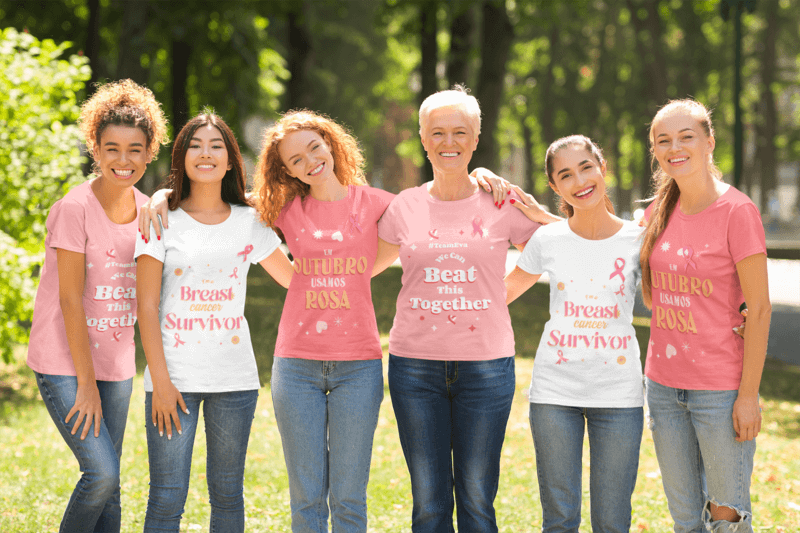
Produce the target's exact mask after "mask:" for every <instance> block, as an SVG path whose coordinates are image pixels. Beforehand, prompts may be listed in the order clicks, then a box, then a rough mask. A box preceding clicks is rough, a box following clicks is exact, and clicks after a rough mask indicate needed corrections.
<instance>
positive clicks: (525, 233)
mask: <svg viewBox="0 0 800 533" xmlns="http://www.w3.org/2000/svg"><path fill="white" fill-rule="evenodd" d="M510 198H514V200H515V201H517V202H519V201H520V198H519V196H517V193H515V192H512V193H511V195H510ZM503 209H505V207H503ZM508 209H512V210H513V211H512V215H511V221H510V222H511V227H510V231H509V238H508V240H509V241H510V242H511V244H522V243H524V242H528V239H530V238H531V235H533V233H534V232H535V231H536V230H537V229H539V228H541V227H542V225H541V224H539V223H538V222H534V221H532V220H531V219H529V218H528V217H526V216H525V215H524V214H522V211H520V210H519V209H517V208H516V207H514V206H512V205H511V203H509V204H508ZM537 273H538V272H537Z"/></svg>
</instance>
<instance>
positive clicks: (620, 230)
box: [564, 219, 629, 243]
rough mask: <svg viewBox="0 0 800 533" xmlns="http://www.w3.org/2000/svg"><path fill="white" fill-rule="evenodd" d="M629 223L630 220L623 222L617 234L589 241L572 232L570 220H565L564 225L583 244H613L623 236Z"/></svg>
mask: <svg viewBox="0 0 800 533" xmlns="http://www.w3.org/2000/svg"><path fill="white" fill-rule="evenodd" d="M628 222H629V221H628V220H623V221H622V226H620V228H619V229H618V230H617V231H616V232H614V234H613V235H609V236H608V237H606V238H605V239H587V238H586V237H581V236H580V235H578V234H577V233H575V232H574V231H573V230H572V227H570V225H569V219H567V220H565V221H564V224H566V225H567V231H568V232H569V234H570V235H572V236H573V237H575V238H576V239H578V240H580V241H581V242H586V243H589V242H598V243H608V242H611V241H612V240H614V239H616V238H617V237H619V236H620V235H621V234H622V230H624V229H625V226H627V224H628Z"/></svg>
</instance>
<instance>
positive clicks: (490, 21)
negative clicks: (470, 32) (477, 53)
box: [472, 0, 514, 169]
mask: <svg viewBox="0 0 800 533" xmlns="http://www.w3.org/2000/svg"><path fill="white" fill-rule="evenodd" d="M513 39H514V27H513V26H512V25H511V21H510V20H509V18H508V12H507V11H506V3H505V0H485V1H484V3H483V35H482V45H481V71H480V75H479V79H478V87H477V91H476V97H477V98H478V102H479V103H480V105H481V111H482V113H483V121H482V124H481V140H480V142H479V143H478V148H477V150H475V155H473V157H472V162H473V166H476V167H486V168H489V169H496V167H497V142H496V141H495V138H494V136H495V133H496V130H497V123H498V119H499V117H500V104H501V103H502V98H503V85H504V81H505V76H506V60H507V59H508V53H509V50H510V49H511V42H512V41H513Z"/></svg>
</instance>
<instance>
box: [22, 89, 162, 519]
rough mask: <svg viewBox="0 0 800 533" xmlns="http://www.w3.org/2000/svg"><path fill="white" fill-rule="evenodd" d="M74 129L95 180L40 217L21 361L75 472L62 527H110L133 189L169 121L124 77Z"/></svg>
mask: <svg viewBox="0 0 800 533" xmlns="http://www.w3.org/2000/svg"><path fill="white" fill-rule="evenodd" d="M80 126H81V130H82V131H83V134H84V136H85V138H86V146H87V149H88V152H89V153H90V154H91V155H92V158H93V159H94V169H95V177H94V178H93V179H91V180H88V181H86V182H85V183H83V184H81V185H79V186H77V187H75V188H74V189H73V190H71V191H70V192H69V193H67V195H66V196H64V198H62V199H60V200H59V201H57V202H56V203H55V204H54V205H53V207H52V208H51V209H50V213H49V215H48V217H47V224H46V225H47V238H46V240H45V245H46V251H45V261H44V267H43V268H42V276H41V280H40V282H39V288H38V291H37V293H36V301H35V304H34V313H33V326H32V328H31V340H30V344H29V346H28V366H30V367H31V369H33V371H34V373H35V375H36V382H37V384H38V386H39V391H40V392H41V394H42V399H44V401H45V404H46V405H47V410H48V412H49V413H50V416H51V417H52V419H53V422H54V423H55V424H56V426H57V427H58V430H59V432H60V433H61V436H62V437H63V438H64V440H65V441H66V442H67V445H68V446H69V447H70V449H71V450H72V453H73V454H75V458H76V459H77V460H78V464H79V466H80V469H81V472H83V474H82V476H81V478H80V480H79V481H78V484H77V485H76V487H75V490H74V492H73V493H72V497H71V498H70V500H69V503H68V504H67V509H66V511H65V513H64V517H63V519H62V521H61V529H60V531H62V532H70V533H75V532H84V531H87V532H88V531H104V532H107V531H108V532H115V531H119V530H120V480H119V472H120V467H119V461H120V456H121V454H122V438H123V434H124V432H125V423H126V420H127V416H128V406H129V403H130V396H131V383H132V378H133V375H134V374H135V373H136V367H135V364H134V344H133V325H134V324H135V323H136V263H135V262H134V260H133V252H134V246H135V242H136V230H137V223H136V219H137V211H138V210H139V208H140V207H141V206H142V205H143V204H144V203H145V201H146V200H147V197H146V196H145V195H144V194H142V193H140V192H139V191H137V190H136V189H135V188H134V187H133V186H134V184H135V183H136V182H137V181H139V180H140V179H141V178H142V176H143V175H144V171H145V169H146V168H147V164H148V163H150V161H152V160H153V158H154V157H155V156H156V155H157V154H158V149H159V145H161V144H162V143H163V142H164V141H165V140H166V120H165V118H164V114H163V113H162V111H161V107H160V105H159V104H158V102H157V101H156V100H155V97H154V96H153V93H152V92H151V91H150V90H148V89H146V88H144V87H141V86H139V85H137V84H135V83H134V82H132V81H131V80H123V81H119V82H115V83H109V84H107V85H104V86H103V87H100V88H99V89H98V90H97V92H96V93H95V94H94V95H93V96H92V97H91V98H90V99H89V100H87V101H86V102H85V103H84V104H83V107H82V111H81V116H80Z"/></svg>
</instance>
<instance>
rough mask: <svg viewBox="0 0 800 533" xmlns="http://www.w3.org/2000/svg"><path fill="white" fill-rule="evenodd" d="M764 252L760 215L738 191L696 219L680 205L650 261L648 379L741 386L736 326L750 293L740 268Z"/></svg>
mask: <svg viewBox="0 0 800 533" xmlns="http://www.w3.org/2000/svg"><path fill="white" fill-rule="evenodd" d="M646 213H647V216H649V214H650V209H648V211H647V212H646ZM761 253H766V242H765V237H764V227H763V226H762V224H761V216H760V215H759V213H758V208H757V207H756V206H755V204H753V202H751V201H750V199H749V198H748V197H747V196H746V195H744V194H743V193H741V192H739V191H738V190H737V189H735V188H733V187H730V189H728V190H727V191H726V192H725V193H724V194H723V195H722V196H720V197H719V198H718V199H717V201H716V202H714V203H713V204H711V205H710V206H709V207H707V208H706V209H705V210H703V211H702V212H700V213H697V214H695V215H684V214H683V213H681V212H680V201H678V205H677V206H676V207H675V210H674V211H673V213H672V215H671V216H670V219H669V222H668V224H667V228H666V229H665V230H664V233H662V234H661V236H660V237H659V238H658V240H657V241H656V244H655V247H654V249H653V253H652V255H651V256H650V269H651V280H652V287H653V317H652V320H651V322H650V344H649V346H648V350H647V363H646V365H645V374H646V375H647V377H649V378H650V379H652V380H653V381H656V382H657V383H660V384H662V385H664V386H667V387H674V388H679V389H690V390H736V389H738V388H739V382H740V381H741V377H742V358H743V356H744V341H743V340H742V338H741V337H739V336H738V335H736V334H735V333H734V332H733V331H732V328H733V327H734V326H737V325H739V324H741V322H742V317H741V315H740V314H739V306H740V305H741V304H742V302H744V296H743V294H742V287H741V285H740V283H739V276H738V274H737V272H736V263H737V262H739V261H741V260H742V259H745V258H746V257H749V256H751V255H755V254H761Z"/></svg>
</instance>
